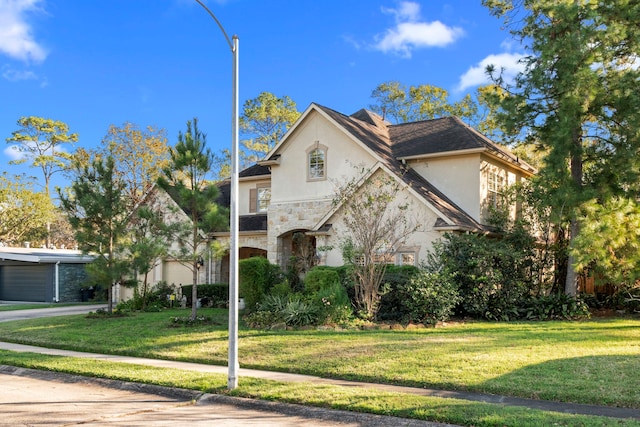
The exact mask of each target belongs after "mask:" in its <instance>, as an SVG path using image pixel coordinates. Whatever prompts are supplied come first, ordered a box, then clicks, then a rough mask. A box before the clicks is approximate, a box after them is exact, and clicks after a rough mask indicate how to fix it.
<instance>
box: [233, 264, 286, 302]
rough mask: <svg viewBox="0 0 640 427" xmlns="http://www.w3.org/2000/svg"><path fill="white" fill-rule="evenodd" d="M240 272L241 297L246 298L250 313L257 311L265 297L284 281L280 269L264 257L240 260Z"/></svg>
mask: <svg viewBox="0 0 640 427" xmlns="http://www.w3.org/2000/svg"><path fill="white" fill-rule="evenodd" d="M239 271H240V281H239V285H240V297H242V298H244V301H245V303H246V306H247V310H248V311H253V310H255V309H256V308H257V306H258V303H259V302H260V300H262V298H263V297H264V295H266V294H267V293H269V291H270V290H271V288H272V287H273V286H274V285H275V284H276V283H280V282H282V280H283V276H282V272H281V271H280V267H278V266H277V265H273V264H271V263H270V262H269V261H268V260H267V259H266V258H263V257H253V258H248V259H243V260H240V262H239Z"/></svg>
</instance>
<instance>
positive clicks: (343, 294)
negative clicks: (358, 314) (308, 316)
mask: <svg viewBox="0 0 640 427" xmlns="http://www.w3.org/2000/svg"><path fill="white" fill-rule="evenodd" d="M311 303H312V304H313V306H314V307H315V308H316V309H317V323H318V324H330V323H334V324H344V323H347V322H349V320H351V318H352V317H353V310H352V309H351V301H349V296H348V295H347V290H346V289H345V288H344V286H342V285H341V284H340V283H339V282H332V283H331V284H328V285H327V286H325V287H322V288H320V289H319V290H318V291H316V292H315V293H314V294H313V295H312V297H311Z"/></svg>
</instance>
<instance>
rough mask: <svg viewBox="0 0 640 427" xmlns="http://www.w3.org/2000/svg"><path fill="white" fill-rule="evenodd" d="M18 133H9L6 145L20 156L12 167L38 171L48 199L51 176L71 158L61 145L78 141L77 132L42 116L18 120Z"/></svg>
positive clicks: (61, 168)
mask: <svg viewBox="0 0 640 427" xmlns="http://www.w3.org/2000/svg"><path fill="white" fill-rule="evenodd" d="M17 124H18V126H20V129H19V130H16V131H14V132H12V133H11V136H10V137H9V138H7V144H11V145H12V146H13V147H15V149H16V150H18V151H19V152H20V153H22V154H23V157H22V158H20V159H18V160H13V161H12V163H14V164H21V163H25V162H31V166H32V167H36V168H40V170H41V171H42V177H43V178H44V189H45V194H46V195H47V197H51V188H50V186H51V177H52V176H53V175H54V174H55V173H57V172H60V171H64V170H65V169H68V168H69V167H70V159H71V155H70V154H69V153H68V152H67V151H65V150H64V148H63V145H64V144H72V143H74V142H77V141H78V134H77V133H69V126H68V125H67V124H66V123H64V122H61V121H58V120H52V119H45V118H42V117H35V116H29V117H21V118H20V119H18V123H17ZM46 227H47V235H46V238H47V247H48V246H49V244H50V236H49V234H50V231H51V225H50V223H49V222H47V224H46Z"/></svg>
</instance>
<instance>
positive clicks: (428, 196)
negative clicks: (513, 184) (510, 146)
mask: <svg viewBox="0 0 640 427" xmlns="http://www.w3.org/2000/svg"><path fill="white" fill-rule="evenodd" d="M318 108H320V109H321V110H322V111H324V112H325V113H326V114H327V115H328V116H329V117H331V118H332V119H333V120H334V121H335V122H336V123H338V124H339V125H340V126H342V127H343V128H344V129H345V130H346V131H347V132H349V133H350V134H351V135H352V136H354V137H355V138H357V139H358V140H359V141H361V142H362V143H363V144H365V145H366V146H367V147H368V148H369V149H370V150H372V151H373V152H374V153H375V154H376V155H377V156H378V157H379V158H380V159H381V161H382V162H383V163H384V164H385V165H386V166H387V167H388V168H389V169H390V170H391V171H393V172H394V173H395V174H396V175H397V176H398V177H400V178H401V179H402V180H403V181H404V182H405V183H407V184H408V185H409V186H411V188H413V189H414V190H415V191H416V192H417V193H418V194H419V195H420V196H421V197H423V198H424V200H425V201H427V202H428V203H429V204H431V205H432V206H434V207H435V208H436V209H438V211H439V212H441V213H442V214H443V215H445V216H446V217H447V218H448V219H449V220H450V221H452V222H453V223H454V224H453V226H456V227H459V228H462V229H465V230H474V231H491V230H490V229H489V228H488V227H487V226H485V225H483V224H480V223H478V222H477V221H476V220H474V219H473V218H472V217H471V216H470V215H469V214H468V213H466V212H465V211H464V210H463V209H462V208H460V207H459V206H458V205H456V204H455V203H454V202H453V201H452V200H451V199H449V198H448V197H447V196H446V195H445V194H443V193H442V192H441V191H440V190H438V189H437V188H436V187H434V186H433V185H432V184H431V183H429V182H428V181H427V180H426V179H425V178H424V177H422V176H421V175H419V174H418V173H416V172H415V171H413V170H411V169H410V168H407V167H405V166H404V165H403V163H402V162H401V161H400V160H399V159H402V158H403V157H419V156H425V155H431V154H437V153H445V152H451V151H461V150H472V149H486V150H489V151H491V152H492V153H493V154H495V155H497V156H499V157H501V158H503V159H505V160H506V161H509V162H513V163H517V161H518V159H517V158H516V156H514V155H513V154H511V153H509V152H508V150H504V149H503V148H501V147H500V146H498V145H497V144H495V143H493V142H492V141H491V140H489V139H488V138H486V137H485V136H483V135H482V134H480V133H479V132H477V131H475V130H474V129H473V128H471V127H469V126H468V125H466V124H465V123H464V122H462V121H461V120H460V119H459V118H457V117H443V118H440V119H433V120H424V121H420V122H413V123H405V124H400V125H392V124H390V123H388V122H386V121H384V120H383V119H382V118H381V117H380V116H378V115H377V114H375V113H373V112H371V111H367V110H359V111H358V112H356V113H354V114H353V115H351V116H346V115H344V114H342V113H339V112H337V111H335V110H332V109H330V108H327V107H324V106H321V105H318ZM521 166H523V165H521ZM526 166H528V165H526ZM531 170H533V169H531ZM439 224H440V226H444V225H448V226H451V225H450V224H446V222H445V221H442V220H441V221H440V222H439Z"/></svg>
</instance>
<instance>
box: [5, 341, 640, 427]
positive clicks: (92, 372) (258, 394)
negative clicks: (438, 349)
mask: <svg viewBox="0 0 640 427" xmlns="http://www.w3.org/2000/svg"><path fill="white" fill-rule="evenodd" d="M0 364H6V365H12V366H21V367H26V368H33V369H40V370H48V371H56V372H65V373H72V374H77V375H85V376H93V377H99V378H110V379H116V380H123V381H134V382H144V383H148V384H157V385H161V386H166V387H178V388H185V389H190V390H198V391H202V392H206V393H218V394H228V395H231V396H237V397H248V398H258V399H264V400H272V401H281V402H288V403H298V404H304V405H312V406H317V407H323V408H331V409H343V410H350V411H356V412H366V413H372V414H379V415H391V416H397V417H403V418H414V419H420V420H429V421H438V422H444V423H455V424H458V425H469V426H476V427H483V426H503V427H510V426H513V427H526V426H532V427H533V426H550V425H553V426H585V427H591V426H593V427H595V426H629V427H631V426H634V427H637V426H640V422H638V421H634V420H622V419H612V418H605V417H589V416H582V415H570V414H561V413H554V412H545V411H540V410H532V409H526V408H519V407H509V406H502V405H492V404H487V403H481V402H469V401H464V400H458V399H443V398H437V397H424V396H416V395H408V394H402V393H391V392H383V391H378V390H372V389H359V388H349V387H339V386H334V385H316V384H312V383H283V382H278V381H270V380H263V379H258V378H240V380H239V384H238V388H236V389H235V390H233V391H228V390H226V387H227V377H226V375H222V374H210V373H202V372H194V371H185V370H178V369H166V368H155V367H149V366H141V365H132V364H128V363H116V362H106V361H95V360H88V359H81V358H73V357H58V356H47V355H41V354H33V353H15V352H10V351H3V350H0Z"/></svg>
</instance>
